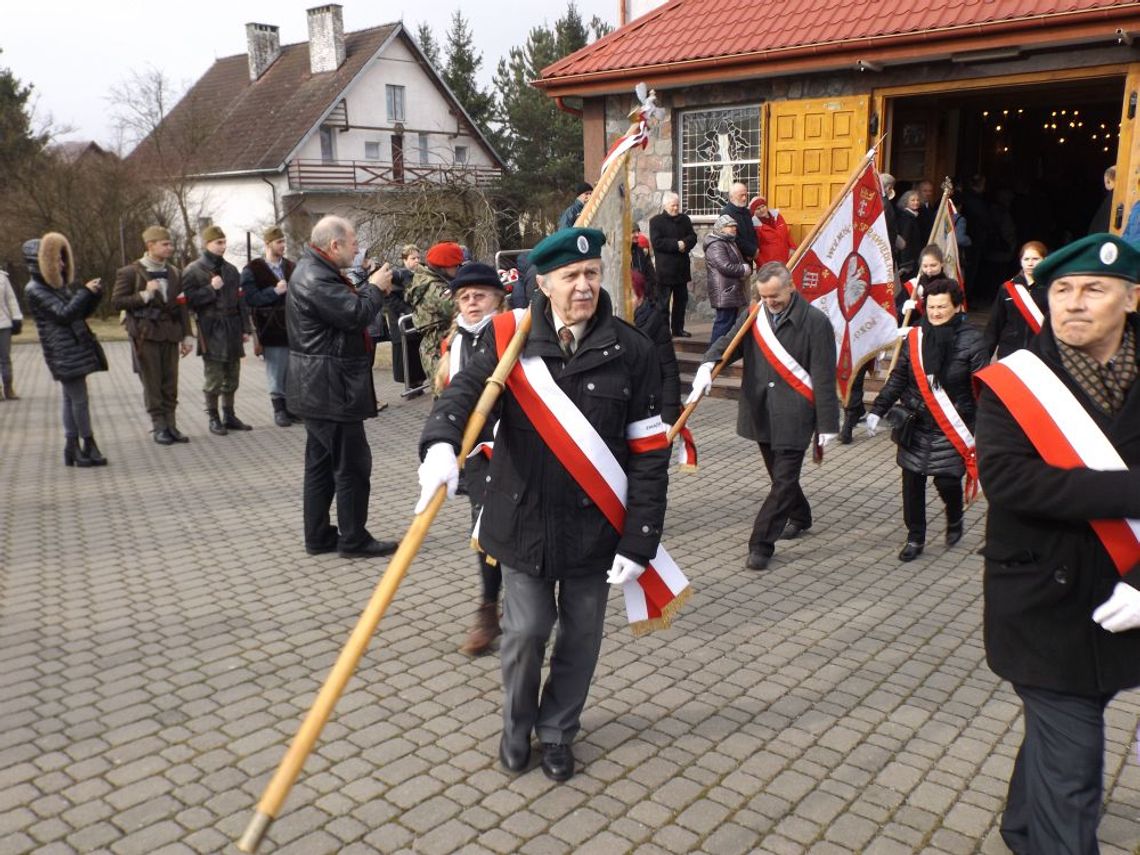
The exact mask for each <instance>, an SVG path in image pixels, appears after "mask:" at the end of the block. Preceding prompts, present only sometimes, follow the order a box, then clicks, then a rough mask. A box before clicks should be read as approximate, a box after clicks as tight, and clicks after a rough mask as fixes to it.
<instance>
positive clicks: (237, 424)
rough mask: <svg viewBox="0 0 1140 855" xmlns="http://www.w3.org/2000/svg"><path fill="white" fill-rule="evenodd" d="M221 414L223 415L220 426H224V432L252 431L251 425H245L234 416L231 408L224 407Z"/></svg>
mask: <svg viewBox="0 0 1140 855" xmlns="http://www.w3.org/2000/svg"><path fill="white" fill-rule="evenodd" d="M222 412H223V413H224V414H225V417H224V418H223V419H222V424H223V425H225V427H226V430H253V426H252V425H247V424H246V423H245V422H243V421H242V420H241V419H239V418H238V417H237V416H236V415H235V414H234V408H233V407H225V408H223V409H222Z"/></svg>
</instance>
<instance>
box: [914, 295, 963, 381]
mask: <svg viewBox="0 0 1140 855" xmlns="http://www.w3.org/2000/svg"><path fill="white" fill-rule="evenodd" d="M965 317H966V316H965V315H963V314H962V313H961V312H959V313H958V314H956V315H954V317H952V318H951V319H950V320H948V321H947V322H946V323H944V324H938V325H935V324H932V323H931V322H930V319H929V318H928V317H927V316H926V315H923V316H922V364H923V366H924V367H925V368H926V374H927V376H929V377H930V378H931V385H932V386H934V387H940V386H943V385H945V382H946V374H947V372H949V370H950V362H951V360H952V359H953V356H954V339H955V337H956V336H957V335H958V329H959V327H961V326H962V321H963V320H964V319H965Z"/></svg>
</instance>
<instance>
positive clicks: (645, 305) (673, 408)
mask: <svg viewBox="0 0 1140 855" xmlns="http://www.w3.org/2000/svg"><path fill="white" fill-rule="evenodd" d="M632 285H633V305H634V310H633V324H634V326H636V327H637V328H638V329H639V330H641V331H642V332H643V333H645V334H646V335H647V336H649V339H650V341H652V342H653V344H654V345H655V346H656V348H657V358H658V359H659V360H660V362H661V420H662V421H663V422H665V424H667V425H670V426H672V425H673V424H674V423H675V422H676V421H677V418H678V417H679V416H680V415H681V370H680V368H679V367H678V366H677V352H676V351H675V350H674V349H673V336H672V335H670V334H669V328H668V327H667V326H666V325H665V320H666V319H665V316H664V315H662V314H661V312H659V311H658V310H657V307H656V306H654V305H653V303H652V302H651V301H650V300H649V299H648V295H647V291H648V288H647V286H646V283H645V277H644V276H643V275H642V274H641V272H640V271H638V270H634V271H633V273H632Z"/></svg>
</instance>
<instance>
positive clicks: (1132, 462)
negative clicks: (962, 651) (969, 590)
mask: <svg viewBox="0 0 1140 855" xmlns="http://www.w3.org/2000/svg"><path fill="white" fill-rule="evenodd" d="M1129 323H1131V324H1132V329H1133V332H1134V333H1135V334H1137V335H1140V317H1138V316H1137V315H1135V314H1132V315H1130V316H1129ZM1028 349H1029V350H1030V351H1031V352H1033V353H1035V354H1036V355H1037V356H1039V357H1040V358H1041V359H1042V360H1044V361H1045V363H1046V364H1047V365H1048V366H1049V368H1051V369H1052V370H1053V373H1055V374H1056V375H1057V376H1058V377H1059V378H1060V379H1061V381H1062V382H1063V383H1064V384H1065V386H1067V387H1068V388H1069V390H1070V391H1071V392H1072V393H1073V394H1074V395H1075V396H1076V398H1077V400H1078V401H1080V403H1081V404H1082V405H1083V406H1084V408H1085V409H1086V410H1087V411H1088V413H1089V415H1090V416H1091V417H1092V419H1093V421H1095V422H1096V423H1097V425H1098V426H1099V427H1100V428H1101V430H1103V431H1104V433H1105V435H1106V436H1107V437H1108V439H1109V440H1110V441H1111V443H1112V444H1113V446H1114V447H1115V448H1116V450H1117V452H1118V453H1119V454H1120V456H1121V457H1122V458H1123V459H1124V462H1125V463H1126V464H1127V465H1128V467H1129V469H1128V471H1123V472H1100V471H1096V470H1092V469H1068V470H1065V469H1058V468H1055V467H1052V466H1049V465H1048V464H1046V463H1045V461H1043V460H1042V459H1041V457H1040V455H1038V453H1037V451H1036V449H1035V448H1034V447H1033V445H1032V443H1031V442H1030V440H1029V438H1028V437H1027V436H1026V435H1025V434H1024V432H1022V430H1021V428H1020V426H1019V425H1018V424H1017V422H1016V421H1015V420H1014V418H1013V416H1012V415H1011V414H1010V413H1009V411H1008V410H1006V408H1005V406H1004V405H1003V404H1002V403H1001V401H1000V400H999V399H998V397H997V396H996V395H995V394H994V393H993V392H992V391H991V390H989V389H988V388H985V387H984V386H983V388H982V393H981V397H980V400H979V404H978V423H977V433H976V440H977V447H978V471H979V475H980V480H981V484H982V488H983V489H984V490H985V493H986V498H987V499H988V501H989V510H988V513H987V516H986V542H985V546H984V547H983V550H982V554H983V555H984V556H985V577H984V592H985V644H986V658H987V660H988V662H989V665H990V668H991V669H993V671H994V673H995V674H997V675H999V676H1001V677H1004V678H1005V679H1007V680H1010V681H1011V682H1013V683H1015V684H1020V685H1026V686H1034V687H1037V688H1042V689H1051V690H1053V691H1058V692H1068V693H1071V694H1077V695H1088V696H1093V695H1099V694H1104V693H1110V692H1115V691H1119V690H1122V689H1128V688H1131V687H1134V686H1137V685H1140V630H1130V631H1128V632H1122V633H1111V632H1107V631H1105V630H1103V629H1101V627H1100V626H1099V625H1098V624H1096V623H1094V622H1093V619H1092V613H1093V611H1094V610H1095V609H1096V607H1097V606H1099V605H1100V604H1101V603H1103V602H1104V601H1105V600H1107V599H1108V598H1109V597H1110V596H1111V595H1112V591H1113V588H1114V587H1115V585H1116V583H1117V582H1119V581H1124V582H1126V583H1128V584H1130V585H1132V586H1133V587H1137V588H1140V568H1133V569H1132V570H1131V571H1130V572H1129V573H1128V574H1127V575H1125V576H1124V577H1121V576H1120V574H1119V573H1117V571H1116V567H1115V566H1114V565H1113V563H1112V560H1111V559H1110V558H1109V556H1108V553H1107V552H1106V551H1105V549H1104V547H1103V546H1102V545H1101V542H1100V540H1099V539H1098V538H1097V536H1096V534H1095V533H1094V532H1093V529H1092V527H1091V526H1090V525H1089V523H1088V520H1091V519H1102V518H1114V517H1116V518H1119V517H1133V518H1140V382H1137V383H1134V384H1133V386H1132V388H1131V390H1129V392H1128V397H1127V399H1126V401H1125V404H1124V407H1123V409H1122V410H1121V411H1120V412H1119V413H1117V414H1116V415H1115V416H1112V417H1110V416H1107V415H1105V414H1104V413H1103V412H1101V411H1100V410H1099V409H1098V408H1097V407H1096V406H1095V405H1094V404H1093V403H1092V402H1091V400H1089V398H1088V397H1087V396H1086V395H1085V393H1084V392H1083V391H1081V389H1080V387H1079V386H1078V385H1077V384H1076V383H1075V382H1074V381H1073V380H1072V378H1071V377H1070V376H1069V375H1068V373H1067V372H1066V371H1065V370H1064V368H1063V367H1062V365H1061V358H1060V355H1059V353H1058V351H1057V345H1056V342H1055V341H1054V339H1053V333H1052V330H1051V329H1050V328H1049V327H1048V326H1046V327H1045V328H1044V329H1042V330H1041V333H1040V334H1039V335H1037V336H1036V337H1035V338H1034V339H1033V341H1032V342H1030V344H1029V348H1028Z"/></svg>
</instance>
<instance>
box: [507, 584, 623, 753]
mask: <svg viewBox="0 0 1140 855" xmlns="http://www.w3.org/2000/svg"><path fill="white" fill-rule="evenodd" d="M503 588H504V593H503V622H502V627H503V641H502V646H501V648H500V652H499V658H500V659H501V661H502V667H503V734H504V736H505V737H506V738H507V739H508V740H509V741H511V742H513V743H514V744H516V745H521V744H525V743H527V742H529V740H530V733H531V731H532V730H533V731H534V732H535V733H537V734H538V739H539V741H540V742H553V743H561V744H564V745H569V744H570V743H571V742H572V741H573V740H574V737H575V735H576V734H577V733H578V727H579V717H580V716H581V714H582V708H583V707H584V706H585V705H586V696H587V695H588V694H589V692H590V681H591V680H592V679H593V677H594V667H595V666H596V665H597V664H598V652H599V651H600V650H601V647H602V628H603V625H604V624H605V618H606V602H607V600H608V598H609V585H608V584H607V583H606V577H605V576H604V575H596V576H586V577H583V578H577V579H562V580H560V581H558V582H554V581H551V580H549V579H539V578H536V577H534V576H528V575H527V574H526V573H523V572H521V571H519V570H515V569H514V568H512V567H506V566H504V567H503ZM555 620H557V621H558V636H557V637H556V638H555V640H554V650H553V652H552V653H551V655H550V674H549V675H548V676H547V678H546V684H545V685H543V686H542V687H541V689H542V690H541V698H540V695H539V686H540V683H541V676H542V673H541V672H542V660H543V657H544V655H545V651H546V643H547V641H549V640H550V631H551V630H552V629H553V628H554V622H555Z"/></svg>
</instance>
